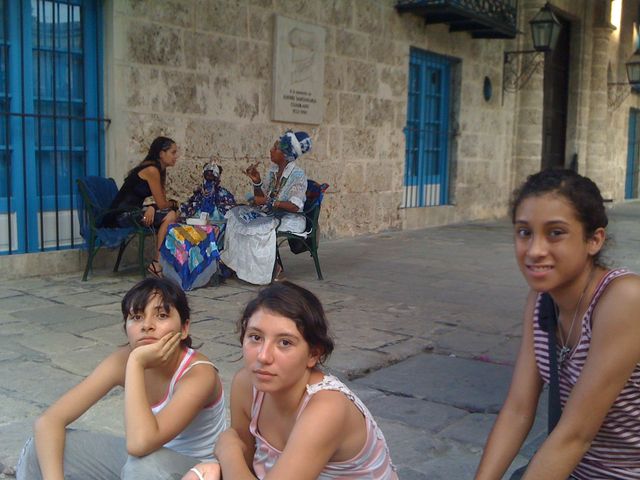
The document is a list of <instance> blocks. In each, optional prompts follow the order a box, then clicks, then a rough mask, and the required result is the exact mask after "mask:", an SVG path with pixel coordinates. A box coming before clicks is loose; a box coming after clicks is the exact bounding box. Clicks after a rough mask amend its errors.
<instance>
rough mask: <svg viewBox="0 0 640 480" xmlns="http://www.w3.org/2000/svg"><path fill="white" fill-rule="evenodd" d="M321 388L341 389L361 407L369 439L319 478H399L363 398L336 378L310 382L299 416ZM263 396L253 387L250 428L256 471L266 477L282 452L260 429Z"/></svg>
mask: <svg viewBox="0 0 640 480" xmlns="http://www.w3.org/2000/svg"><path fill="white" fill-rule="evenodd" d="M322 390H336V391H339V392H342V393H343V394H344V395H345V396H346V397H347V398H348V399H349V400H351V401H352V402H353V403H354V404H355V405H356V407H358V410H360V411H361V412H362V414H363V415H364V417H365V420H366V423H367V439H366V441H365V444H364V446H363V447H362V450H360V452H359V453H358V454H357V455H356V456H355V457H353V458H352V459H350V460H346V461H344V462H329V463H327V465H326V466H325V467H324V469H323V470H322V472H320V475H319V476H318V480H330V479H359V480H398V475H397V474H396V472H395V467H394V466H393V464H392V463H391V457H390V455H389V448H388V447H387V443H386V441H385V439H384V435H382V431H381V430H380V428H379V427H378V425H377V424H376V422H375V420H374V419H373V416H372V415H371V413H370V412H369V410H368V409H367V407H365V405H364V404H363V403H362V401H361V400H360V399H359V398H358V397H356V396H355V394H354V393H353V392H352V391H351V390H349V388H347V386H346V385H345V384H344V383H342V382H341V381H340V380H338V379H337V378H336V377H334V376H332V375H325V376H324V378H323V379H322V381H321V382H319V383H314V384H313V385H307V392H306V394H305V397H304V399H303V400H302V404H301V406H300V409H299V410H298V417H299V416H300V415H301V414H302V412H303V410H304V408H305V407H306V406H307V404H308V403H309V400H311V397H312V396H313V395H314V394H316V393H317V392H320V391H322ZM263 399H264V393H263V392H259V391H257V390H256V389H255V388H254V389H253V405H252V407H251V423H250V424H249V431H250V432H251V434H252V435H253V436H254V438H255V439H256V451H255V454H254V456H253V470H254V472H255V473H256V476H257V477H258V478H259V479H262V478H264V477H266V475H267V472H268V471H269V470H271V469H272V468H273V466H274V465H275V464H276V462H277V461H278V458H280V455H282V452H281V451H280V450H278V449H276V448H274V447H273V446H272V445H271V444H270V443H269V442H268V441H267V440H266V439H265V438H264V437H263V436H262V435H261V434H260V432H259V431H258V417H259V416H260V409H261V407H262V400H263Z"/></svg>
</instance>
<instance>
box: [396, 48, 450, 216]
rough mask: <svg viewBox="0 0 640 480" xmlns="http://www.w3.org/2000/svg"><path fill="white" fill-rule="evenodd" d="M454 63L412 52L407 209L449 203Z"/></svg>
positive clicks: (408, 105) (407, 147)
mask: <svg viewBox="0 0 640 480" xmlns="http://www.w3.org/2000/svg"><path fill="white" fill-rule="evenodd" d="M454 63H455V60H454V59H451V58H449V57H445V56H443V55H438V54H435V53H430V52H426V51H424V50H419V49H417V48H412V49H411V54H410V59H409V89H408V90H409V93H408V95H409V97H408V104H407V125H406V127H405V138H406V152H405V173H404V202H403V206H404V207H425V206H437V205H445V204H447V203H449V147H450V145H449V142H450V135H449V119H450V115H451V69H452V65H453V64H454Z"/></svg>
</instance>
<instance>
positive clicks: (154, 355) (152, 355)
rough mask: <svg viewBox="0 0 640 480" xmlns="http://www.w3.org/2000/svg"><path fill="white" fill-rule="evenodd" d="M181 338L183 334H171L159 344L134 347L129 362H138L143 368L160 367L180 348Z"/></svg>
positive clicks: (159, 341) (158, 342)
mask: <svg viewBox="0 0 640 480" xmlns="http://www.w3.org/2000/svg"><path fill="white" fill-rule="evenodd" d="M181 337H182V334H181V332H170V333H167V334H166V335H165V336H164V337H162V338H161V339H160V340H158V341H157V342H154V343H149V344H142V345H140V346H137V347H134V349H133V351H132V352H131V354H130V355H129V361H131V360H133V361H136V362H138V363H139V364H140V365H141V366H142V368H153V367H159V366H161V365H163V364H165V363H166V362H167V361H169V359H170V358H171V357H172V355H173V353H174V352H175V351H176V349H177V348H178V347H179V346H180V340H181Z"/></svg>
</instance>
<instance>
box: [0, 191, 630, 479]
mask: <svg viewBox="0 0 640 480" xmlns="http://www.w3.org/2000/svg"><path fill="white" fill-rule="evenodd" d="M610 214H611V218H612V225H611V230H612V233H613V235H614V236H615V242H614V243H613V244H612V245H611V249H610V255H609V256H610V258H611V259H612V260H614V262H612V263H614V264H616V265H626V266H629V267H631V268H632V269H634V270H636V271H640V258H639V256H638V255H637V253H636V252H637V249H638V247H639V246H640V203H638V202H631V203H625V204H621V205H618V206H615V207H614V208H612V209H611V210H610ZM283 260H284V263H285V268H286V274H287V278H288V279H290V280H292V281H294V282H298V283H300V284H302V285H303V286H305V287H307V288H309V289H311V290H312V291H313V292H315V293H316V294H317V295H318V296H319V297H320V299H321V300H322V301H323V303H324V305H325V307H326V309H327V313H328V316H329V319H330V321H331V324H332V328H333V332H334V335H335V338H336V351H335V353H334V355H333V356H332V358H331V360H330V362H329V367H330V369H331V370H332V371H333V372H334V373H336V374H337V375H338V376H340V377H341V378H343V379H346V380H349V384H350V385H351V386H352V388H354V390H355V391H356V392H357V393H358V394H359V395H360V396H361V397H362V399H363V400H364V401H365V403H366V404H367V405H368V406H369V407H370V409H371V411H372V412H373V413H374V415H375V416H376V418H377V419H378V421H379V423H380V425H381V426H382V429H383V431H384V432H385V435H386V437H387V440H388V443H389V445H390V448H391V452H392V456H393V459H394V461H395V463H396V464H397V466H398V468H399V474H400V478H401V479H403V480H405V479H406V480H411V479H427V478H428V479H430V480H435V479H440V478H442V479H444V478H447V479H451V478H455V479H466V478H472V476H473V472H474V469H475V467H476V465H477V463H478V460H479V458H480V455H481V449H482V445H483V443H484V440H485V438H486V435H487V433H488V431H489V429H490V427H491V425H492V423H493V421H494V419H495V415H496V413H497V412H498V410H499V408H500V405H501V402H502V400H503V398H504V396H505V394H506V390H507V388H508V384H509V380H510V375H511V370H512V364H513V359H514V358H515V353H516V351H517V348H518V343H519V337H520V323H521V316H522V306H523V303H524V297H525V295H526V291H527V289H526V285H525V283H524V281H523V279H522V278H521V276H520V274H519V272H518V269H517V266H516V263H515V260H514V258H513V252H512V242H511V227H510V225H509V223H508V222H507V221H506V220H500V221H492V222H474V223H465V224H459V225H453V226H446V227H438V228H431V229H426V230H419V231H408V232H389V233H384V234H379V235H373V236H366V237H357V238H350V239H340V240H331V241H325V242H323V243H322V244H321V247H320V260H321V264H322V267H323V273H324V276H325V279H326V280H325V281H317V280H316V279H315V271H314V268H313V262H312V261H311V259H310V258H309V257H307V256H306V255H298V256H293V255H291V254H286V255H284V258H283ZM80 277H81V272H78V273H77V274H73V275H61V276H51V277H38V278H26V279H20V280H13V281H2V280H0V326H1V328H2V336H0V405H1V406H0V430H1V431H2V434H0V462H2V463H3V464H4V465H8V466H11V465H14V464H15V461H16V460H17V456H18V454H19V451H20V447H21V445H22V444H23V442H24V441H25V439H26V438H27V436H29V435H30V432H31V424H32V422H33V419H34V417H35V416H36V415H37V414H38V413H39V412H41V411H42V410H43V409H44V408H46V407H47V406H48V405H49V404H50V403H51V402H52V401H53V400H54V399H55V398H57V397H58V396H59V395H60V394H61V393H62V392H64V391H65V390H67V389H68V388H69V387H71V386H72V385H74V384H75V383H77V382H78V381H79V380H80V379H81V378H82V377H83V376H85V375H86V374H87V373H89V372H90V371H91V369H92V368H93V367H94V366H95V365H96V364H97V363H98V362H99V361H100V360H101V359H102V358H104V357H105V356H106V355H107V354H108V353H109V352H110V351H112V350H113V348H114V347H116V346H117V345H121V344H123V343H124V342H125V336H124V333H123V330H122V321H121V317H120V313H119V304H120V300H121V298H122V295H123V294H124V293H125V292H126V291H127V290H128V289H129V288H130V287H131V286H132V285H133V284H134V283H135V282H136V281H137V280H138V278H137V277H136V275H135V273H134V272H133V270H131V271H129V273H126V272H125V273H124V274H113V273H111V272H109V271H100V272H95V273H94V275H93V276H92V277H90V279H89V281H88V282H81V281H80ZM0 278H2V274H1V272H0ZM255 291H256V288H255V287H253V286H250V285H247V284H244V283H242V282H239V281H234V280H231V281H227V283H226V284H224V285H221V286H219V287H216V288H204V289H198V290H195V291H193V292H190V293H189V299H190V301H191V304H192V307H193V319H192V321H193V327H192V333H193V334H194V337H195V339H196V343H197V342H201V343H202V350H203V351H204V352H205V353H206V354H207V355H208V356H209V357H210V358H212V359H213V361H214V362H215V363H216V364H217V365H218V367H219V369H220V372H221V376H222V379H223V381H224V383H225V386H227V388H228V386H229V382H230V379H231V377H232V375H233V372H234V371H235V370H237V369H238V367H239V365H240V362H239V359H240V349H239V345H238V339H237V335H236V333H235V325H234V322H235V320H236V318H237V317H238V315H239V313H240V310H241V308H242V307H243V305H244V304H245V303H246V302H247V301H248V300H249V299H250V298H251V297H252V296H253V295H254V293H255ZM542 403H544V402H542ZM545 408H546V407H545V406H544V405H541V407H540V415H539V418H538V420H537V421H536V424H535V426H534V429H533V430H532V433H531V435H530V437H529V440H528V441H527V444H526V445H525V447H524V448H523V451H522V452H521V453H522V456H520V457H518V459H517V462H514V465H516V464H518V465H520V464H522V463H524V462H525V461H526V458H527V456H528V455H530V454H531V452H533V451H534V450H535V447H536V445H537V444H538V443H539V442H540V440H541V439H542V438H544V431H545V428H546V427H545V425H546V418H545V413H544V412H545ZM77 424H78V425H79V426H81V427H83V428H89V429H95V430H101V431H107V432H115V433H122V429H123V427H122V392H121V391H120V390H118V391H114V392H112V393H111V394H109V395H108V396H107V397H106V398H105V399H104V400H103V401H102V402H100V404H99V405H97V406H96V407H94V408H93V409H91V410H90V411H89V412H88V413H87V414H86V415H85V416H83V417H82V418H81V419H80V420H79V421H78V422H77Z"/></svg>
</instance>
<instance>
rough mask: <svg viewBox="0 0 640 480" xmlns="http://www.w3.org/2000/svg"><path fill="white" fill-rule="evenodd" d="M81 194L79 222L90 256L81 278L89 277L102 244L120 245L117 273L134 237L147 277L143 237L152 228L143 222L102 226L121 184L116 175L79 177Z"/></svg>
mask: <svg viewBox="0 0 640 480" xmlns="http://www.w3.org/2000/svg"><path fill="white" fill-rule="evenodd" d="M76 182H77V184H78V190H79V192H80V195H78V196H77V197H76V198H77V210H78V220H79V222H80V235H82V238H84V240H85V242H86V245H87V250H88V252H89V255H88V257H87V265H86V267H85V269H84V275H83V276H82V281H86V280H87V276H88V275H89V270H92V266H93V259H94V257H95V255H96V253H97V252H98V250H99V249H100V248H101V247H106V248H115V247H117V246H120V250H119V251H118V259H117V260H116V264H115V266H114V267H113V271H114V272H117V271H118V268H119V267H120V260H122V254H123V253H124V250H125V248H127V245H129V243H130V242H131V240H133V239H134V238H135V237H137V238H138V263H139V267H140V274H141V275H142V277H144V276H145V273H146V272H145V262H144V239H145V237H146V236H147V235H152V234H153V230H152V229H150V228H147V227H144V226H143V225H136V226H131V227H117V228H108V227H103V226H102V221H103V219H104V217H105V215H107V214H108V213H113V212H114V210H109V207H110V206H111V202H112V201H113V199H114V198H115V196H116V194H117V193H118V187H117V186H116V182H115V181H114V180H113V178H104V177H98V176H88V177H84V178H79V179H78V180H77V181H76Z"/></svg>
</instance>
